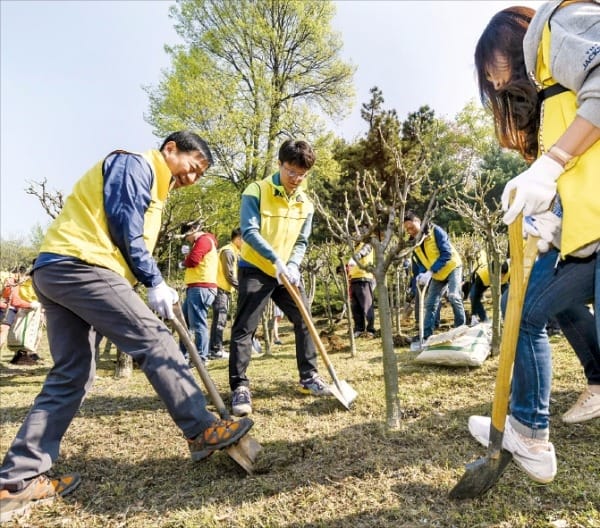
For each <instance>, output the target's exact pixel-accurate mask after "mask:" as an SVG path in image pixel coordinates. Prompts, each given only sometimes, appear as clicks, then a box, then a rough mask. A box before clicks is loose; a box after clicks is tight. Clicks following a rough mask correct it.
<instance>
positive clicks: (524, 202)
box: [502, 154, 565, 225]
mask: <svg viewBox="0 0 600 528" xmlns="http://www.w3.org/2000/svg"><path fill="white" fill-rule="evenodd" d="M564 171H565V169H564V168H563V167H561V165H560V163H557V162H556V161H554V160H553V159H552V158H551V157H550V156H547V155H546V154H543V155H542V156H540V157H539V158H538V159H537V160H535V161H534V162H533V163H532V164H531V167H529V168H528V169H527V170H526V171H524V172H522V173H521V174H519V175H518V176H516V177H514V178H513V179H512V180H510V181H509V182H508V183H507V184H506V186H505V187H504V191H503V193H502V209H503V210H504V211H506V213H505V214H504V218H502V221H503V222H504V223H505V224H506V225H509V224H512V223H513V222H514V221H515V219H516V218H517V216H518V214H519V213H520V212H521V211H523V216H530V215H536V214H539V213H543V212H544V211H546V210H548V208H549V207H550V203H551V202H552V199H553V198H554V195H555V194H556V180H557V179H558V177H559V176H560V175H561V174H562V173H563V172H564ZM513 189H515V190H516V193H515V198H514V200H513V202H512V205H510V206H509V198H510V193H511V191H512V190H513Z"/></svg>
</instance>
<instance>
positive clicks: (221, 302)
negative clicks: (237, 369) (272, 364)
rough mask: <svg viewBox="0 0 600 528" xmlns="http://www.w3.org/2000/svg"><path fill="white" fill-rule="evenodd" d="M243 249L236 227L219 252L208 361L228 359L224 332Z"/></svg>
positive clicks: (238, 229) (239, 231)
mask: <svg viewBox="0 0 600 528" xmlns="http://www.w3.org/2000/svg"><path fill="white" fill-rule="evenodd" d="M241 247H242V230H241V229H240V228H239V227H236V228H235V229H233V230H232V231H231V239H230V242H229V244H227V245H225V246H223V247H222V248H221V249H220V250H219V261H218V266H217V296H216V297H215V301H214V302H213V305H212V306H213V319H212V324H211V328H210V350H209V352H208V359H227V358H228V357H229V354H228V353H227V352H225V350H223V331H224V330H225V326H226V325H227V315H228V314H229V303H230V298H231V292H232V290H234V289H235V290H237V288H238V279H237V263H238V257H239V254H240V248H241Z"/></svg>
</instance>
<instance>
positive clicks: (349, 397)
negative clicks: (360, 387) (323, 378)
mask: <svg viewBox="0 0 600 528" xmlns="http://www.w3.org/2000/svg"><path fill="white" fill-rule="evenodd" d="M336 381H337V382H335V381H334V383H333V384H331V385H329V390H330V391H331V394H333V395H334V396H335V397H336V398H337V399H338V401H339V402H340V403H341V404H342V405H343V406H344V407H345V408H346V410H348V411H349V410H350V406H351V405H352V402H353V401H354V400H356V398H357V397H358V392H356V391H355V390H354V389H353V388H352V387H351V386H350V385H349V384H348V382H347V381H346V380H336Z"/></svg>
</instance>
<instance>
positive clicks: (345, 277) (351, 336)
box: [340, 257, 356, 357]
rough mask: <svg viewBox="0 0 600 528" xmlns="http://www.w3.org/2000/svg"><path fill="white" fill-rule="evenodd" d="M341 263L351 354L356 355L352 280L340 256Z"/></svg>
mask: <svg viewBox="0 0 600 528" xmlns="http://www.w3.org/2000/svg"><path fill="white" fill-rule="evenodd" d="M340 264H341V266H342V268H341V269H342V277H343V281H344V285H343V287H342V289H343V293H342V297H343V298H344V306H345V307H346V310H345V311H346V319H347V321H348V338H349V339H350V356H352V357H356V339H354V325H353V322H352V305H351V302H350V281H349V280H348V272H347V270H346V266H345V264H344V260H343V259H342V258H341V257H340Z"/></svg>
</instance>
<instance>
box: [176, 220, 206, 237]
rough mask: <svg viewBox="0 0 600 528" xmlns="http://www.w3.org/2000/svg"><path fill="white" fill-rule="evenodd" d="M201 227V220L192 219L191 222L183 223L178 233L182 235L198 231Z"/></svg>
mask: <svg viewBox="0 0 600 528" xmlns="http://www.w3.org/2000/svg"><path fill="white" fill-rule="evenodd" d="M201 228H202V222H200V221H199V220H194V221H193V222H188V223H187V224H183V225H182V226H181V227H180V228H179V234H180V235H183V236H188V235H191V234H192V233H195V232H196V231H199V230H200V229H201Z"/></svg>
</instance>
